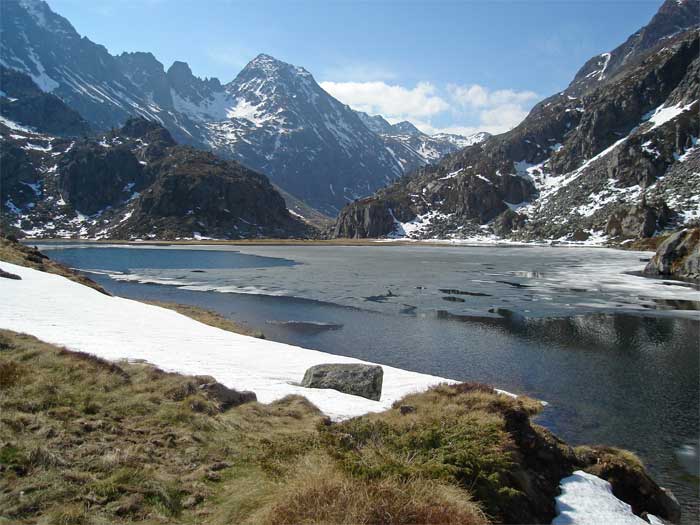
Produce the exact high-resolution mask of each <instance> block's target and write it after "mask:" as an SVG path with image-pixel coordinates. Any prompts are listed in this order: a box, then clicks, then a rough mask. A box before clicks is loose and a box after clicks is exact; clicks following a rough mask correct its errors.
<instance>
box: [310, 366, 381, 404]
mask: <svg viewBox="0 0 700 525" xmlns="http://www.w3.org/2000/svg"><path fill="white" fill-rule="evenodd" d="M383 378H384V370H383V369H382V367H381V366H378V365H363V364H323V365H316V366H312V367H311V368H309V369H308V370H307V371H306V373H305V374H304V379H303V380H302V382H301V386H303V387H306V388H330V389H333V390H338V391H339V392H343V393H345V394H351V395H353V396H361V397H366V398H367V399H372V400H374V401H379V399H380V398H381V395H382V380H383Z"/></svg>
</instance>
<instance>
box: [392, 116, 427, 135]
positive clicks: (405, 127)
mask: <svg viewBox="0 0 700 525" xmlns="http://www.w3.org/2000/svg"><path fill="white" fill-rule="evenodd" d="M391 129H392V130H393V131H394V133H396V134H401V135H425V133H423V132H422V131H421V130H419V129H418V128H417V127H415V126H414V125H413V124H411V123H410V122H409V121H408V120H402V121H401V122H397V123H396V124H393V125H392V126H391Z"/></svg>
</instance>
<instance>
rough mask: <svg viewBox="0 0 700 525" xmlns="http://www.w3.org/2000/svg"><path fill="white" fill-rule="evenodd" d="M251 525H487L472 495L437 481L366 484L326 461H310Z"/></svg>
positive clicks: (310, 458)
mask: <svg viewBox="0 0 700 525" xmlns="http://www.w3.org/2000/svg"><path fill="white" fill-rule="evenodd" d="M294 470H295V472H296V474H295V475H294V476H292V477H290V478H288V479H287V480H286V483H285V486H284V487H282V488H280V489H279V490H278V491H277V492H276V493H275V495H274V497H273V498H272V499H271V501H269V502H268V504H267V505H265V506H264V507H263V508H262V509H260V510H259V511H258V512H256V513H255V514H253V515H252V516H251V518H250V520H249V521H250V522H251V523H261V524H268V525H286V524H312V523H334V524H347V525H354V524H374V523H377V524H390V523H391V524H414V523H432V524H462V525H482V524H486V523H488V521H487V519H486V517H485V515H484V514H483V513H482V512H481V510H480V509H479V507H478V505H476V504H474V503H473V502H472V501H471V497H470V495H469V493H468V492H466V491H464V490H461V489H459V488H457V487H454V486H450V485H447V484H444V483H440V482H436V481H425V480H419V479H408V480H401V479H398V478H394V477H388V478H384V479H380V480H376V481H369V482H363V481H361V480H358V479H357V478H353V477H351V476H348V475H347V474H346V473H344V472H342V471H341V470H340V469H338V468H337V467H336V466H334V464H333V462H332V461H329V458H328V457H326V456H324V455H312V456H306V457H304V458H303V460H301V461H300V462H299V463H298V464H297V465H296V467H295V469H294Z"/></svg>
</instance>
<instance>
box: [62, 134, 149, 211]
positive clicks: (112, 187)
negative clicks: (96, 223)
mask: <svg viewBox="0 0 700 525" xmlns="http://www.w3.org/2000/svg"><path fill="white" fill-rule="evenodd" d="M58 173H59V177H58V190H59V192H60V193H61V195H62V196H63V198H64V199H65V200H66V201H67V202H69V203H70V204H71V205H72V206H73V207H74V208H75V209H76V210H77V211H79V212H81V213H84V214H86V215H92V214H94V213H97V212H99V211H100V210H102V209H104V208H106V207H107V206H115V205H118V204H120V203H121V202H123V201H125V200H126V199H127V198H128V197H129V196H130V195H131V194H132V192H133V191H140V190H141V189H143V187H144V185H145V184H146V182H147V176H146V175H145V173H144V170H143V166H142V165H141V164H139V161H138V160H137V159H136V156H135V155H134V154H133V153H132V152H131V150H130V149H129V148H128V147H125V146H117V147H113V148H104V147H102V146H100V145H99V144H97V143H94V142H84V143H82V144H78V145H76V146H74V147H73V148H71V150H70V151H68V152H67V153H66V154H65V155H64V156H63V157H62V159H61V161H60V163H59V168H58Z"/></svg>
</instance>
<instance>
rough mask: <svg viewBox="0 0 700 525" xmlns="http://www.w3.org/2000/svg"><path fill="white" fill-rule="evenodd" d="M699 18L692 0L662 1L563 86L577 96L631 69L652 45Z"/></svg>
mask: <svg viewBox="0 0 700 525" xmlns="http://www.w3.org/2000/svg"><path fill="white" fill-rule="evenodd" d="M699 20H700V3H698V2H696V1H694V0H665V1H664V3H663V4H662V5H661V7H660V8H659V10H658V12H657V13H656V14H655V15H654V17H653V18H652V19H651V21H650V22H649V23H648V24H647V25H646V26H644V27H643V28H641V29H640V30H639V31H637V32H636V33H634V34H633V35H631V36H630V37H629V38H628V39H627V40H626V41H625V42H624V43H623V44H621V45H620V46H618V47H616V48H615V49H613V50H612V51H609V52H605V53H601V54H600V55H597V56H594V57H592V58H591V59H590V60H588V61H587V62H586V63H585V64H584V65H583V67H582V68H581V69H580V70H579V71H578V73H576V76H575V77H574V79H573V81H572V82H571V84H569V87H568V88H567V89H566V94H567V95H573V96H579V95H582V94H584V93H587V92H589V91H591V90H593V89H596V88H597V87H599V86H600V85H601V84H604V83H605V82H607V81H610V80H611V79H614V78H615V77H616V76H617V75H618V74H621V73H624V71H623V70H625V69H626V68H633V67H635V66H636V64H637V63H638V61H639V60H641V59H642V58H643V57H644V56H645V55H646V54H647V53H648V52H649V50H650V49H651V48H653V47H656V46H657V45H658V44H659V43H660V42H662V41H663V40H666V39H669V38H671V37H673V36H674V35H677V34H678V33H680V32H682V31H685V30H687V29H689V28H691V27H693V26H697V24H698V21H699Z"/></svg>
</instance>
